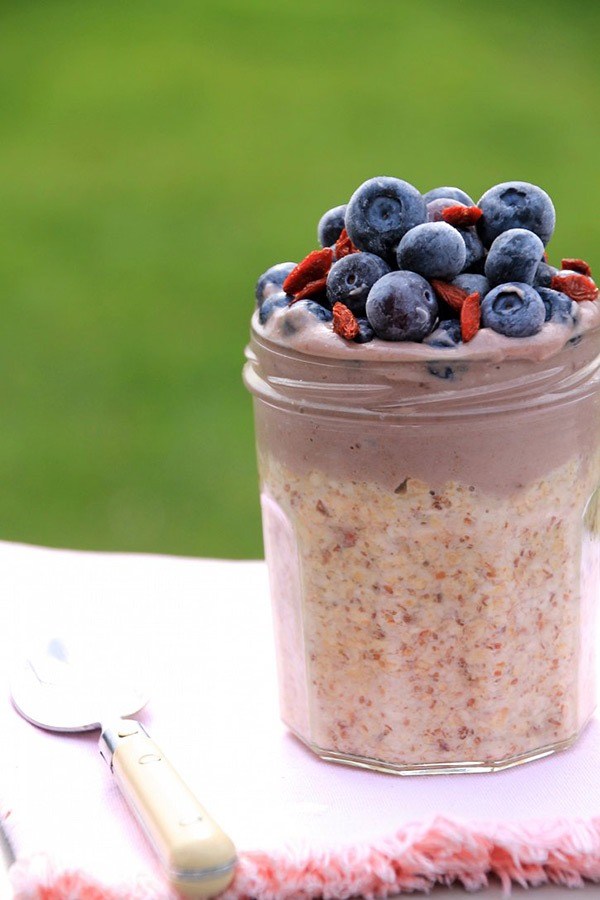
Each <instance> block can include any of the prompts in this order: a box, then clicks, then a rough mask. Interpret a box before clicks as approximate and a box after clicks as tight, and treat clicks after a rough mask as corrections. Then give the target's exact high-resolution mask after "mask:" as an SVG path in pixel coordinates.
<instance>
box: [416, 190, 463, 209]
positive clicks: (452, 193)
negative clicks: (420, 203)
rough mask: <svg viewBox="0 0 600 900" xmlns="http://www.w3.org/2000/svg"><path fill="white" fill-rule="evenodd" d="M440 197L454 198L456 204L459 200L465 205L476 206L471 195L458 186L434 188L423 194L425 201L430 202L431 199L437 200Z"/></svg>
mask: <svg viewBox="0 0 600 900" xmlns="http://www.w3.org/2000/svg"><path fill="white" fill-rule="evenodd" d="M439 197H443V198H444V199H446V198H448V199H449V200H454V201H455V205H456V202H458V203H464V204H465V206H475V203H474V202H473V200H472V199H471V198H470V197H469V195H468V194H465V192H464V191H461V189H460V188H457V187H439V188H433V190H431V191H427V193H426V194H424V195H423V199H424V200H425V203H429V202H430V201H431V200H437V199H438V198H439Z"/></svg>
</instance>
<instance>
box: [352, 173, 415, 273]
mask: <svg viewBox="0 0 600 900" xmlns="http://www.w3.org/2000/svg"><path fill="white" fill-rule="evenodd" d="M426 217H427V210H426V209H425V201H424V200H423V198H422V196H421V194H420V193H419V192H418V190H417V189H416V188H415V187H413V186H412V184H408V182H406V181H401V180H400V179H399V178H389V177H388V176H380V177H379V178H370V179H369V180H368V181H365V182H364V184H361V186H360V187H359V188H357V190H356V191H354V193H353V194H352V197H351V198H350V202H349V203H348V208H347V210H346V230H347V232H348V234H349V236H350V239H351V240H352V242H353V244H354V245H355V246H356V247H358V249H359V250H366V251H367V253H374V254H375V255H376V256H381V257H382V259H385V260H386V261H387V262H389V263H394V262H395V252H396V247H397V246H398V243H399V241H400V239H401V238H402V237H403V236H404V235H405V234H406V232H407V231H408V230H409V229H410V228H413V227H414V226H415V225H420V224H421V223H422V222H424V221H425V219H426Z"/></svg>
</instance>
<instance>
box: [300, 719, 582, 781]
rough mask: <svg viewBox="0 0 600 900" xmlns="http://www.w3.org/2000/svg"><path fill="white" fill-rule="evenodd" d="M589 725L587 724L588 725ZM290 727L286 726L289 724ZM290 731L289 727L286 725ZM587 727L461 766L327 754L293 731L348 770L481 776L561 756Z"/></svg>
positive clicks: (305, 742)
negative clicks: (533, 747)
mask: <svg viewBox="0 0 600 900" xmlns="http://www.w3.org/2000/svg"><path fill="white" fill-rule="evenodd" d="M586 724H587V723H586ZM286 725H287V723H286ZM287 727H288V728H289V727H290V726H289V725H287ZM584 728H585V725H584V726H583V728H582V729H581V730H580V731H577V732H576V733H575V734H573V735H571V736H570V737H568V738H566V739H565V740H563V741H557V742H556V743H554V744H547V745H546V746H545V747H540V748H538V749H536V750H530V751H528V752H526V753H519V754H518V755H516V756H509V757H506V758H504V759H498V760H483V761H477V760H464V761H461V762H439V763H394V762H387V761H385V760H381V759H374V758H372V757H368V756H355V755H353V754H351V753H341V752H339V751H337V750H328V749H324V748H323V747H319V746H318V745H317V744H313V743H312V742H311V741H307V740H306V739H305V738H303V737H302V735H300V734H298V732H297V731H294V729H293V728H290V731H291V732H292V734H294V735H295V736H296V737H297V738H298V739H299V740H300V741H301V742H302V743H303V744H304V745H305V746H306V747H308V748H309V749H310V750H312V752H313V753H315V754H316V755H317V756H318V757H320V758H321V759H323V760H325V762H335V763H341V764H342V765H346V766H354V767H355V768H359V769H369V770H371V771H373V772H384V773H386V774H389V775H466V774H475V773H478V772H501V771H502V770H503V769H510V768H512V767H513V766H520V765H522V764H523V763H527V762H533V761H534V760H536V759H541V758H542V757H544V756H550V755H551V754H553V753H559V752H560V751H561V750H567V749H568V748H569V747H571V746H572V745H573V744H574V743H575V741H576V740H577V739H578V738H579V736H580V735H581V733H582V731H583V730H584Z"/></svg>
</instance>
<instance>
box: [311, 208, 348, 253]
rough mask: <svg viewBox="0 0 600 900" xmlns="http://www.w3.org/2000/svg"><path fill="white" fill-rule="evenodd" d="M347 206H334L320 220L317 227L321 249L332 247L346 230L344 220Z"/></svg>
mask: <svg viewBox="0 0 600 900" xmlns="http://www.w3.org/2000/svg"><path fill="white" fill-rule="evenodd" d="M346 206H347V204H346V203H344V205H343V206H334V207H333V209H328V210H327V212H326V213H323V215H322V216H321V218H320V219H319V224H318V226H317V236H318V238H319V243H320V245H321V247H331V245H332V244H335V242H336V241H337V239H338V238H339V236H340V234H341V233H342V230H343V228H344V218H345V216H346Z"/></svg>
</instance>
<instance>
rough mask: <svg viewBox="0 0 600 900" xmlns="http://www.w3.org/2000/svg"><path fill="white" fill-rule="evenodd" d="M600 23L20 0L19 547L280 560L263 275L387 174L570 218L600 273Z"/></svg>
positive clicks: (12, 510)
mask: <svg viewBox="0 0 600 900" xmlns="http://www.w3.org/2000/svg"><path fill="white" fill-rule="evenodd" d="M599 19H600V14H599V10H598V7H597V5H596V4H588V3H586V2H583V0H580V2H571V3H566V2H564V3H559V2H544V3H542V2H530V3H528V4H521V3H517V2H506V3H504V4H502V5H491V4H490V5H486V4H483V5H482V4H480V3H476V2H442V0H437V2H436V0H433V2H429V3H427V4H420V5H417V4H413V3H406V2H401V0H388V2H385V0H372V2H370V3H364V2H358V0H329V2H328V3H327V4H323V3H321V2H317V0H303V2H302V3H301V4H282V3H278V2H277V0H255V2H242V0H237V2H236V0H212V2H191V0H190V2H185V0H172V2H169V3H160V2H150V0H147V2H136V0H132V2H129V3H122V2H116V0H102V2H99V0H86V3H84V4H81V3H77V2H74V0H54V2H51V3H48V2H41V0H29V2H26V3H23V2H4V3H3V4H2V5H1V6H0V26H1V27H0V210H1V212H0V279H1V288H2V319H1V324H0V392H1V398H2V412H1V417H0V485H1V495H0V538H2V539H10V540H20V541H27V542H35V543H44V544H50V545H60V546H71V547H80V548H97V549H119V550H138V551H157V552H167V553H181V554H190V555H204V556H211V555H212V556H241V557H244V556H256V555H259V554H260V553H261V538H260V522H259V513H258V502H257V496H258V493H257V485H256V470H255V462H254V446H253V434H252V417H251V403H250V398H249V397H248V396H247V395H246V394H245V392H244V389H243V387H242V385H241V380H240V370H241V364H242V354H243V347H244V344H245V341H246V337H247V333H248V318H249V315H250V312H251V310H252V306H253V286H254V281H255V279H256V277H257V276H258V275H259V274H260V272H261V271H263V270H264V269H265V268H266V267H267V266H268V265H270V264H272V263H274V262H279V261H281V260H287V259H299V258H301V257H302V256H303V255H304V254H305V253H306V252H308V250H310V249H312V248H313V246H314V244H315V228H316V222H317V220H318V218H319V216H320V214H321V212H322V211H323V210H324V209H326V208H328V207H330V206H333V205H337V204H338V203H342V202H344V201H345V200H346V198H347V197H348V196H349V194H350V193H351V192H352V190H353V189H354V188H355V187H356V186H357V185H358V184H359V183H360V182H362V181H363V180H364V179H365V178H367V177H370V176H371V175H375V174H392V175H398V176H399V177H403V178H406V179H407V180H408V181H411V182H413V183H414V184H416V185H417V186H418V187H420V188H421V189H422V190H426V189H428V188H430V187H433V186H435V185H439V184H457V185H460V186H462V187H463V188H464V189H466V190H467V191H468V192H469V193H472V194H473V195H474V196H475V197H478V196H479V195H480V194H481V193H482V192H483V190H485V189H486V188H487V187H489V186H490V185H491V184H493V183H495V182H498V181H503V180H507V179H512V178H518V179H523V180H530V181H534V182H537V183H539V184H541V185H542V186H543V187H544V188H545V189H546V190H548V191H549V193H550V194H551V195H552V197H553V199H554V201H555V204H556V207H557V210H558V226H557V231H556V236H555V238H554V240H553V243H552V245H551V248H550V252H551V257H552V258H553V259H560V257H561V255H574V256H582V257H584V258H587V259H589V260H590V262H591V263H592V265H594V264H595V265H596V268H597V267H598V266H599V265H600V254H599V252H598V247H599V238H600V224H599V220H598V209H599V201H600V185H599V181H598V174H597V156H598V138H599V136H600V116H599V109H600V103H599V101H600V80H599V74H600V73H599V63H598V53H597V49H596V48H597V42H598V24H599Z"/></svg>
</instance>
